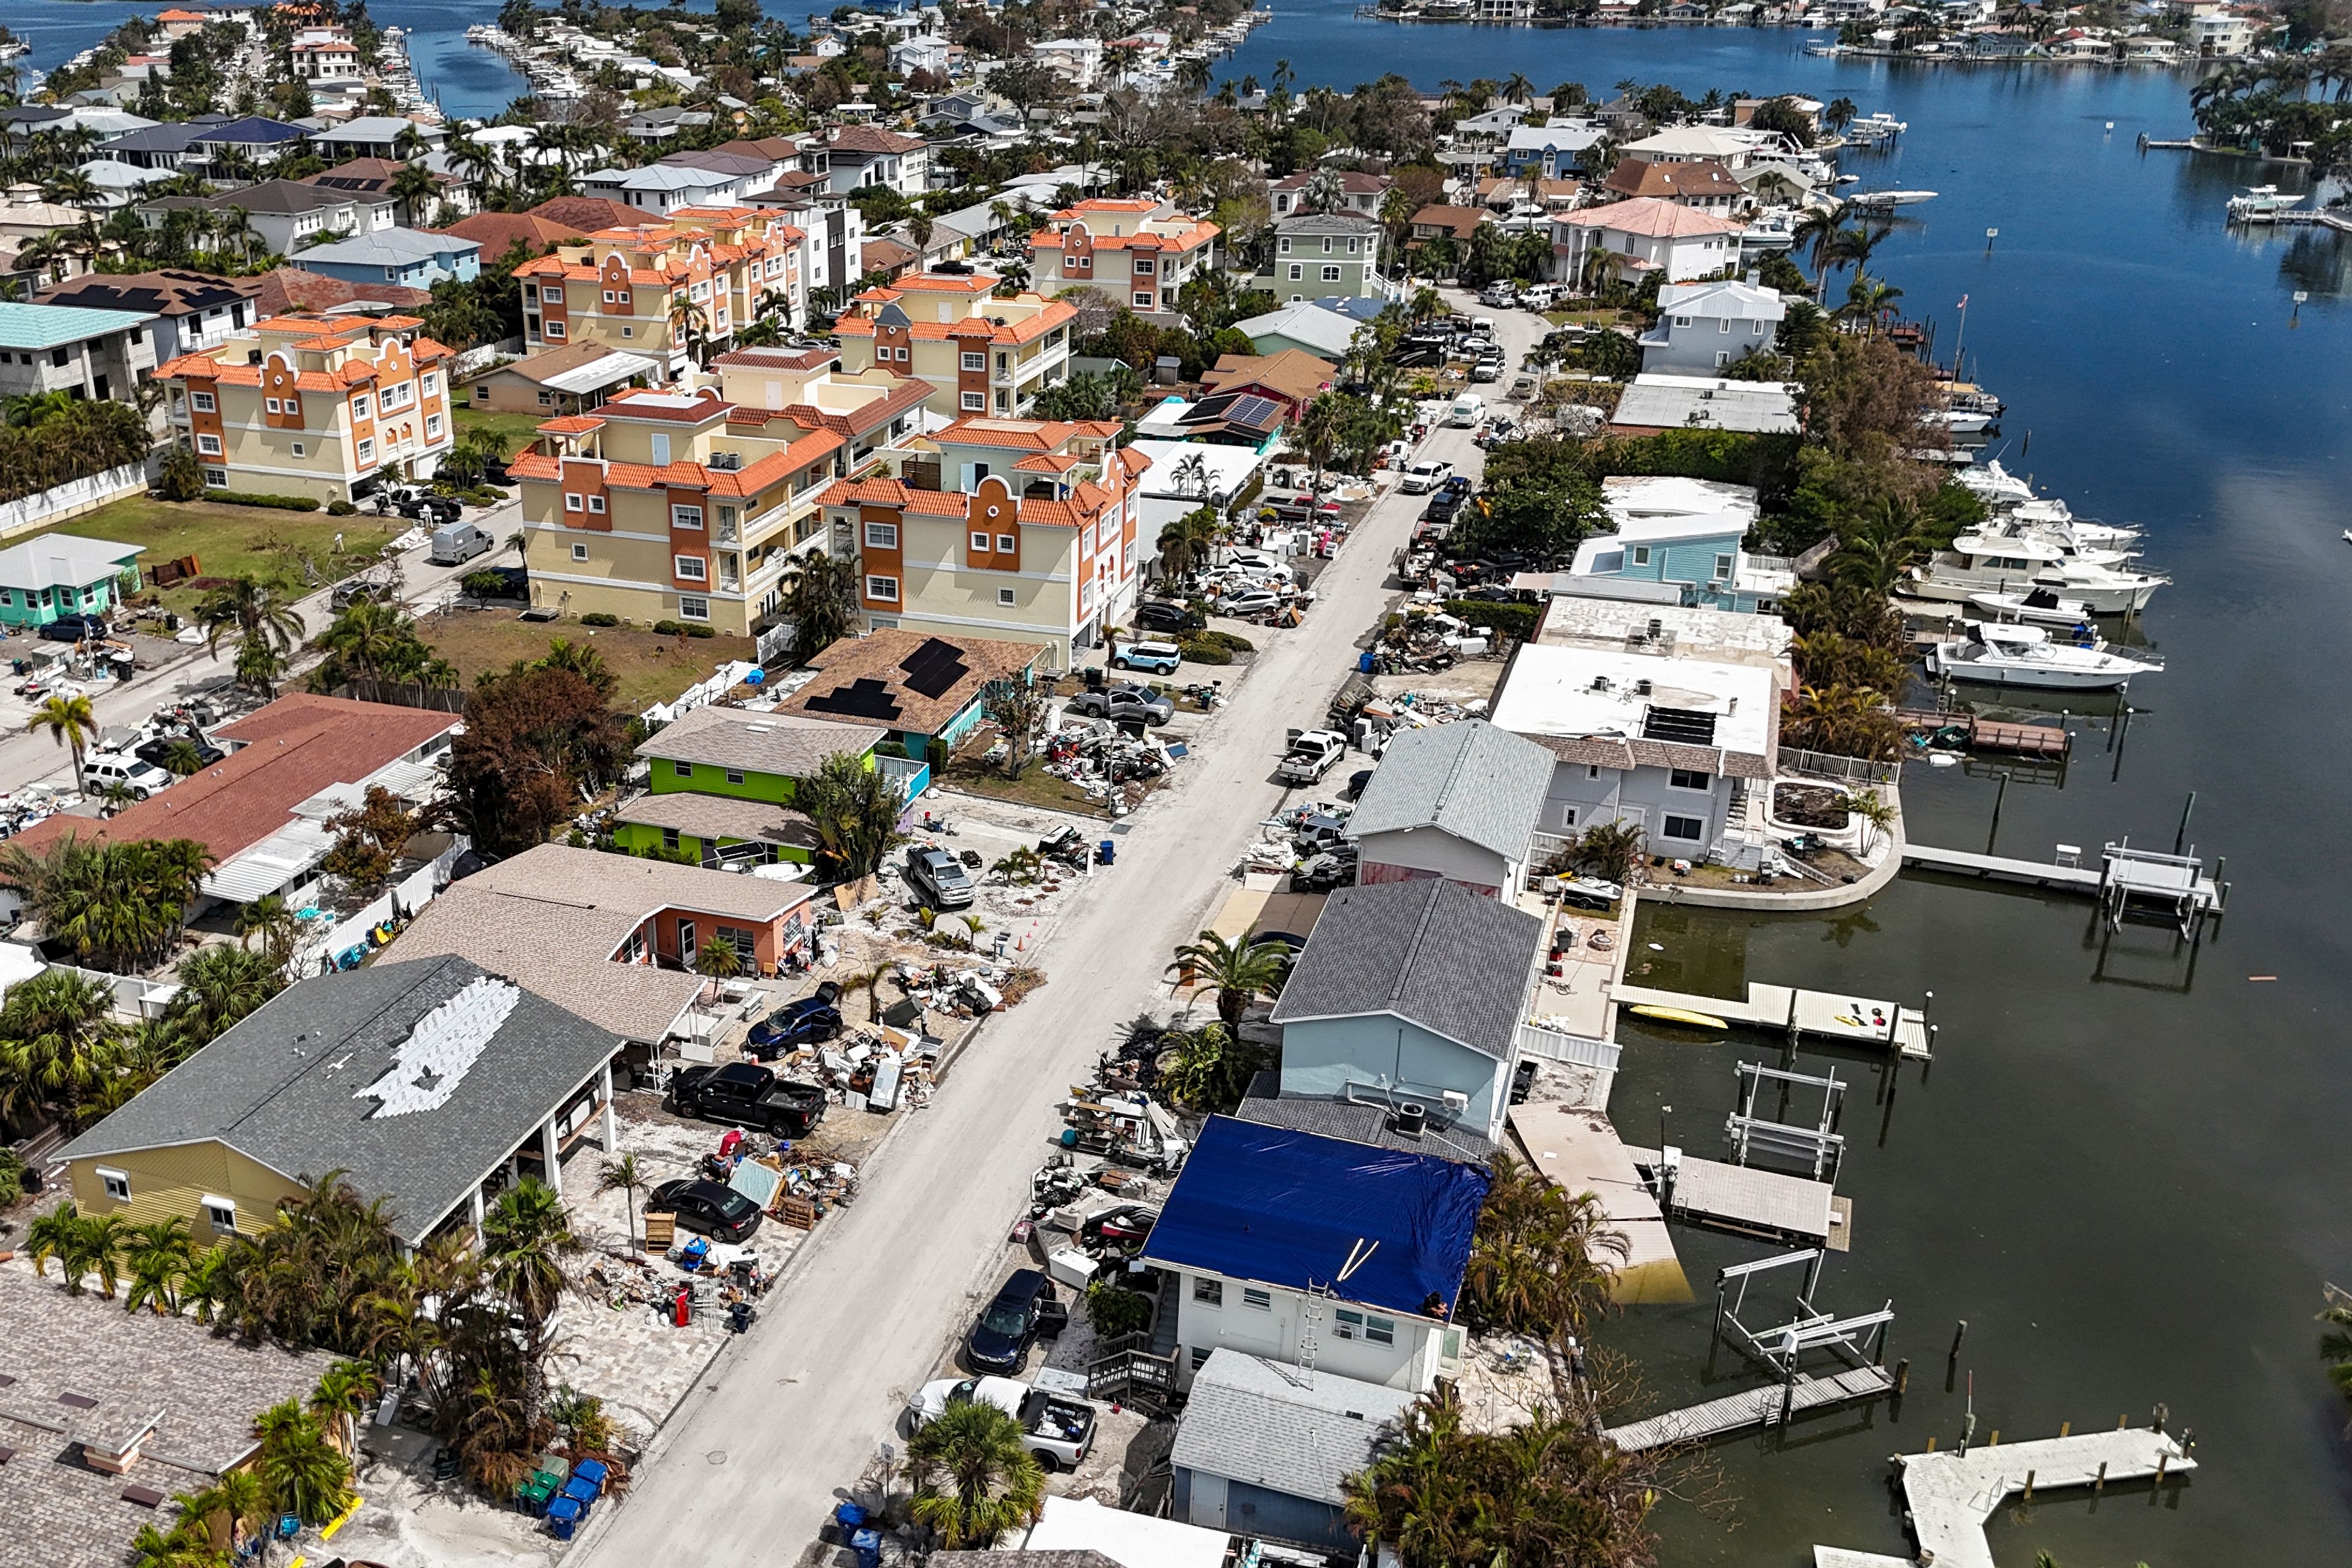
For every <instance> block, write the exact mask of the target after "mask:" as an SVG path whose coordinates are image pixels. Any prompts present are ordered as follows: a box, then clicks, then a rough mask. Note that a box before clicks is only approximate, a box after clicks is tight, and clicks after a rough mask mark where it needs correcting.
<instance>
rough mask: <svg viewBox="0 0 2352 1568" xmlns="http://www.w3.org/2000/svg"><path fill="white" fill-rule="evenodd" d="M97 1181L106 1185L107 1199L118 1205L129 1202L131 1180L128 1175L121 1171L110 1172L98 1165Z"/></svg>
mask: <svg viewBox="0 0 2352 1568" xmlns="http://www.w3.org/2000/svg"><path fill="white" fill-rule="evenodd" d="M98 1179H99V1180H100V1181H101V1182H104V1183H105V1184H106V1195H107V1196H108V1197H110V1198H112V1199H113V1200H114V1201H115V1202H116V1203H119V1204H127V1203H129V1202H130V1201H131V1178H130V1177H129V1176H128V1175H126V1174H124V1173H122V1172H121V1171H110V1170H108V1169H107V1168H106V1167H105V1166H103V1165H100V1167H99V1168H98Z"/></svg>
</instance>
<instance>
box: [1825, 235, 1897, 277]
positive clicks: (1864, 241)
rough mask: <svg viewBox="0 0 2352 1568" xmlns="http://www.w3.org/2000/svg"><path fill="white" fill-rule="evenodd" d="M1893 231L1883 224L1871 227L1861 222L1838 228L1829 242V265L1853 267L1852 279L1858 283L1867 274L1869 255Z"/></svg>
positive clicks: (1875, 251)
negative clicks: (1850, 226) (1849, 226)
mask: <svg viewBox="0 0 2352 1568" xmlns="http://www.w3.org/2000/svg"><path fill="white" fill-rule="evenodd" d="M1894 232H1895V231H1894V230H1893V229H1891V228H1888V227H1886V226H1883V225H1882V226H1879V227H1877V228H1871V227H1869V226H1866V225H1863V224H1856V225H1855V226H1853V227H1852V228H1842V229H1840V230H1838V232H1837V235H1836V237H1835V238H1833V239H1832V241H1831V242H1830V264H1831V266H1832V267H1833V268H1836V267H1851V268H1853V280H1854V281H1855V282H1856V283H1860V282H1861V281H1862V280H1863V279H1864V277H1865V276H1866V275H1867V274H1868V271H1869V268H1870V258H1871V257H1872V256H1874V255H1875V254H1876V253H1877V250H1878V247H1880V246H1881V245H1883V244H1885V242H1886V237H1887V236H1888V235H1890V234H1893V233H1894ZM1824 280H1826V275H1824Z"/></svg>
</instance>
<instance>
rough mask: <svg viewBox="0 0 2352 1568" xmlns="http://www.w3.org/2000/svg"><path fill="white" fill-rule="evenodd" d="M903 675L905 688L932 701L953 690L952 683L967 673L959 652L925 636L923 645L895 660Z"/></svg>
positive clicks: (951, 646)
mask: <svg viewBox="0 0 2352 1568" xmlns="http://www.w3.org/2000/svg"><path fill="white" fill-rule="evenodd" d="M898 668H900V669H901V670H903V671H905V672H906V676H907V685H908V688H909V689H912V690H915V691H919V692H921V693H922V694H923V695H924V696H926V697H928V698H929V699H931V700H933V701H934V702H936V701H938V700H940V698H942V697H944V696H946V695H947V694H948V693H949V692H950V690H952V689H954V688H955V683H956V682H957V681H959V680H961V679H963V678H964V677H965V676H967V675H970V674H971V667H970V666H968V665H966V664H965V663H964V661H963V649H961V648H960V647H956V646H955V644H953V643H950V642H941V641H940V639H939V638H937V637H925V638H924V639H923V646H922V647H919V648H917V649H916V650H915V651H914V652H912V653H910V654H908V656H907V657H906V658H904V659H902V660H900V661H899V664H898Z"/></svg>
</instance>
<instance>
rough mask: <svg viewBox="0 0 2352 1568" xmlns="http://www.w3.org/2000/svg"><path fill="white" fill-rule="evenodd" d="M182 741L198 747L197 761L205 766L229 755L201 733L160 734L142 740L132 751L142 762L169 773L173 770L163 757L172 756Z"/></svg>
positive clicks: (209, 765)
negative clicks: (173, 750) (151, 738)
mask: <svg viewBox="0 0 2352 1568" xmlns="http://www.w3.org/2000/svg"><path fill="white" fill-rule="evenodd" d="M182 741H185V742H188V743H189V744H191V745H193V746H194V747H195V748H196V761H197V762H198V763H201V764H203V765H204V766H205V767H211V766H212V765H213V764H214V763H217V762H219V761H220V760H221V759H222V758H224V757H226V756H227V755H228V753H227V752H224V751H222V750H221V749H220V748H219V747H218V746H215V745H214V744H213V743H212V742H210V741H207V740H205V738H204V737H203V736H201V735H158V736H157V737H155V739H153V740H152V741H142V742H140V743H139V745H138V746H137V748H136V749H134V750H133V751H132V752H131V755H133V756H135V757H137V758H138V759H139V760H140V761H141V762H142V763H153V764H155V766H157V767H159V768H163V771H164V772H165V773H169V772H171V769H170V768H169V767H166V766H165V765H164V762H163V759H164V758H165V757H168V756H170V755H171V754H172V748H173V746H176V745H178V744H179V743H180V742H182Z"/></svg>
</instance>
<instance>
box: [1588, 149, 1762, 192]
mask: <svg viewBox="0 0 2352 1568" xmlns="http://www.w3.org/2000/svg"><path fill="white" fill-rule="evenodd" d="M1601 184H1602V186H1603V187H1605V188H1606V189H1608V190H1611V191H1613V192H1615V193H1616V194H1617V195H1621V196H1656V197H1659V198H1661V199H1663V200H1666V201H1694V200H1697V199H1699V198H1702V197H1706V198H1724V197H1730V198H1735V199H1736V198H1737V197H1738V196H1739V195H1740V194H1741V192H1740V187H1739V182H1738V180H1735V179H1733V178H1732V177H1731V174H1730V171H1728V170H1727V169H1726V168H1725V167H1724V166H1723V165H1722V164H1720V163H1716V162H1715V161H1714V160H1713V159H1709V158H1696V159H1693V160H1691V161H1690V162H1689V163H1650V162H1648V161H1647V160H1645V159H1642V158H1621V159H1619V160H1618V162H1617V166H1616V167H1615V168H1613V169H1612V170H1610V171H1609V177H1608V178H1607V179H1606V180H1603V181H1602V182H1601Z"/></svg>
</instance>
